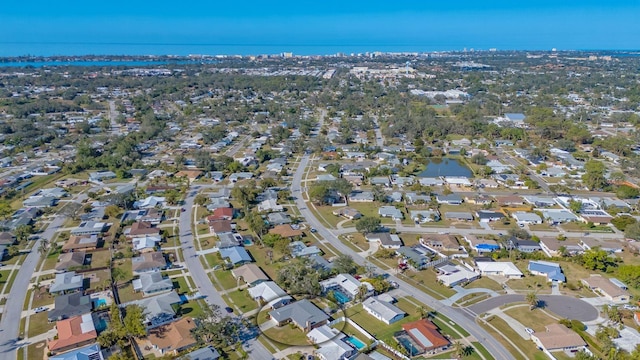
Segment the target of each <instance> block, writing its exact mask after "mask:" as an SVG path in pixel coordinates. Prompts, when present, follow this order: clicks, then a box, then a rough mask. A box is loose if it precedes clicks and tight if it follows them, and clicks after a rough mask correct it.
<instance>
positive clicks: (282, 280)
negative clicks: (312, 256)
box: [277, 259, 321, 295]
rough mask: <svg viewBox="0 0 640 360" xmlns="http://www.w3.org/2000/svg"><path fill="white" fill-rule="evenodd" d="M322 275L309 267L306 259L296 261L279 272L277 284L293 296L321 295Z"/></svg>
mask: <svg viewBox="0 0 640 360" xmlns="http://www.w3.org/2000/svg"><path fill="white" fill-rule="evenodd" d="M320 276H321V273H320V272H318V271H316V270H315V269H313V268H312V267H310V266H307V262H306V260H305V259H296V260H295V261H292V262H289V263H287V264H286V265H284V266H283V267H282V268H280V270H279V271H278V277H277V282H278V283H279V284H280V285H281V286H282V287H283V288H285V289H288V290H289V292H290V293H291V294H308V295H318V294H320V283H319V281H320V279H321V277H320Z"/></svg>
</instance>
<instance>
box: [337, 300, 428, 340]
mask: <svg viewBox="0 0 640 360" xmlns="http://www.w3.org/2000/svg"><path fill="white" fill-rule="evenodd" d="M401 300H402V301H406V300H403V299H401ZM396 305H397V306H398V307H400V308H401V309H403V307H409V305H406V304H405V303H401V302H400V301H399V302H398V304H396ZM401 306H402V307H401ZM411 307H412V308H413V310H411V311H410V312H407V316H406V317H405V318H403V319H402V320H400V321H398V322H395V323H393V324H391V325H387V324H385V323H383V322H382V321H380V320H378V319H376V318H374V317H373V316H371V315H369V314H368V313H367V312H366V311H365V310H363V309H362V304H358V305H356V306H353V307H351V308H349V309H347V310H346V311H345V313H346V316H347V317H348V318H349V319H351V320H352V321H354V322H355V323H357V324H358V325H360V326H361V327H362V328H363V329H365V330H366V331H367V332H368V333H369V334H371V335H373V336H374V337H375V338H377V339H380V340H382V341H384V342H386V343H387V344H395V343H396V341H395V339H394V338H393V334H394V333H396V332H398V331H400V330H402V324H406V323H408V322H411V321H415V320H418V319H419V315H418V314H417V313H416V312H415V306H413V305H411ZM403 310H404V311H407V310H405V309H403Z"/></svg>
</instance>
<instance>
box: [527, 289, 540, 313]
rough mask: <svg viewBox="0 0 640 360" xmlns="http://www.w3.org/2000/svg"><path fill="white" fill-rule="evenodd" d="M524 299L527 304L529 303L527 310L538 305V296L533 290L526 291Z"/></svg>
mask: <svg viewBox="0 0 640 360" xmlns="http://www.w3.org/2000/svg"><path fill="white" fill-rule="evenodd" d="M525 300H526V301H527V304H529V310H533V309H535V308H537V307H538V296H537V295H536V293H535V292H533V291H531V292H529V293H527V296H526V297H525Z"/></svg>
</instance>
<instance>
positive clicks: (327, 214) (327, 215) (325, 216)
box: [309, 206, 377, 228]
mask: <svg viewBox="0 0 640 360" xmlns="http://www.w3.org/2000/svg"><path fill="white" fill-rule="evenodd" d="M309 208H310V209H311V210H312V211H314V212H315V213H316V214H317V215H318V219H319V220H320V221H322V222H323V223H325V224H326V225H329V227H331V228H336V227H338V223H339V222H341V221H343V220H349V219H347V218H343V217H342V216H336V215H333V212H334V211H336V210H339V209H341V208H342V207H338V206H336V207H333V206H310V207H309ZM376 216H377V214H376ZM323 220H324V221H323ZM348 223H349V224H351V225H346V224H345V225H343V226H345V227H347V226H353V224H352V223H351V222H350V221H349V222H348Z"/></svg>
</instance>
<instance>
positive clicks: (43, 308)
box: [33, 306, 49, 314]
mask: <svg viewBox="0 0 640 360" xmlns="http://www.w3.org/2000/svg"><path fill="white" fill-rule="evenodd" d="M47 310H49V308H48V307H46V306H38V307H37V308H35V309H33V312H34V313H36V314H37V313H41V312H43V311H47Z"/></svg>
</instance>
